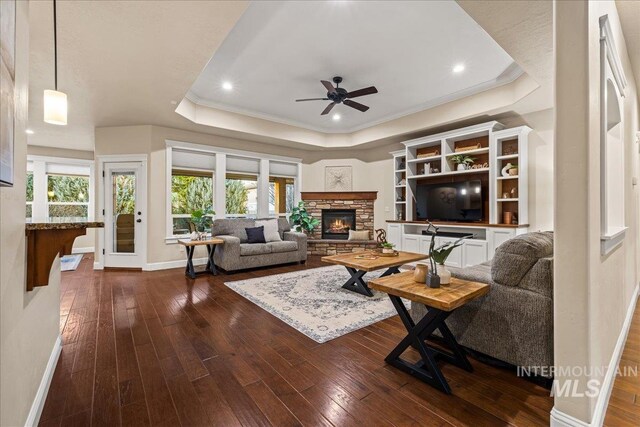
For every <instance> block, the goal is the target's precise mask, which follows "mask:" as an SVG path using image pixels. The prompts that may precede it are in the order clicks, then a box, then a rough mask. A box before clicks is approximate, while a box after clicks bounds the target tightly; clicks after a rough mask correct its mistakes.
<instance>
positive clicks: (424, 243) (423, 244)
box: [420, 236, 431, 255]
mask: <svg viewBox="0 0 640 427" xmlns="http://www.w3.org/2000/svg"><path fill="white" fill-rule="evenodd" d="M429 245H431V236H420V253H421V254H425V255H429Z"/></svg>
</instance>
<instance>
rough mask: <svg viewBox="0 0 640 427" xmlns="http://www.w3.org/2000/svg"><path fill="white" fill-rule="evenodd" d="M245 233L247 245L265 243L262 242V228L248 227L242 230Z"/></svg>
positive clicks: (264, 241)
mask: <svg viewBox="0 0 640 427" xmlns="http://www.w3.org/2000/svg"><path fill="white" fill-rule="evenodd" d="M244 230H245V231H246V232H247V243H267V241H266V240H264V227H263V226H260V227H249V228H245V229H244Z"/></svg>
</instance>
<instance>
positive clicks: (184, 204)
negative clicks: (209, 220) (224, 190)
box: [171, 175, 213, 215]
mask: <svg viewBox="0 0 640 427" xmlns="http://www.w3.org/2000/svg"><path fill="white" fill-rule="evenodd" d="M212 210H213V179H212V178H210V177H204V176H187V175H173V176H172V177H171V213H172V214H174V215H179V214H189V215H191V213H193V212H194V211H202V212H208V211H212Z"/></svg>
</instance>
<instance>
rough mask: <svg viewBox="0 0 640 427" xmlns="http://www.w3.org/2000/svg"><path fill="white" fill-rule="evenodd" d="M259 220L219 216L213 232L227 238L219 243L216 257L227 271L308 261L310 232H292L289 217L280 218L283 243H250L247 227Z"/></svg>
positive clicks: (217, 235) (221, 237)
mask: <svg viewBox="0 0 640 427" xmlns="http://www.w3.org/2000/svg"><path fill="white" fill-rule="evenodd" d="M255 221H256V220H255V219H250V218H234V219H216V220H215V221H213V225H212V227H211V234H212V235H214V236H216V237H219V238H220V239H222V240H224V245H218V246H217V248H216V251H215V254H214V256H213V260H214V262H215V263H216V265H217V266H218V267H220V268H221V269H223V270H225V271H235V270H244V269H247V268H255V267H264V266H268V265H277V264H288V263H292V262H302V263H304V262H305V261H306V260H307V235H306V234H304V233H297V232H294V231H291V226H290V225H289V221H288V220H287V219H286V218H278V231H279V232H280V238H281V239H282V241H281V242H270V243H247V233H246V232H245V228H248V227H254V226H255Z"/></svg>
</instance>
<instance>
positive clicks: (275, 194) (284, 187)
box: [269, 176, 295, 216]
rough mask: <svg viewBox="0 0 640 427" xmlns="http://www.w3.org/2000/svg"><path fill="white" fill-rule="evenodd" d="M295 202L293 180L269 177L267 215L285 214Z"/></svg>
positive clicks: (288, 212) (289, 211)
mask: <svg viewBox="0 0 640 427" xmlns="http://www.w3.org/2000/svg"><path fill="white" fill-rule="evenodd" d="M294 203H295V181H294V179H293V178H287V177H277V176H270V177H269V215H270V216H274V215H275V216H285V215H287V214H290V213H291V210H292V209H293V205H294Z"/></svg>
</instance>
